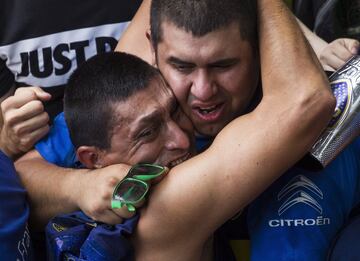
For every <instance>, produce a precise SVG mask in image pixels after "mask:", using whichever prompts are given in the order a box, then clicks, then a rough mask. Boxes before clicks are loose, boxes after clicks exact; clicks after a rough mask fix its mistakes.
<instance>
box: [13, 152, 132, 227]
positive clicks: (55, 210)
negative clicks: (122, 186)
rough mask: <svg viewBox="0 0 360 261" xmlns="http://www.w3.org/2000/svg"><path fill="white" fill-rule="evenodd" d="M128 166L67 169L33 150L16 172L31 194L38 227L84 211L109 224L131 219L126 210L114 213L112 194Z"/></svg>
mask: <svg viewBox="0 0 360 261" xmlns="http://www.w3.org/2000/svg"><path fill="white" fill-rule="evenodd" d="M128 168H129V167H128V166H126V165H113V166H109V167H106V168H102V169H98V170H87V169H68V168H62V167H58V166H55V165H53V164H50V163H48V162H46V160H45V159H43V158H42V157H41V155H40V154H39V153H38V152H37V151H36V150H33V151H30V152H28V153H27V154H25V155H24V156H23V157H22V158H20V159H19V160H18V161H17V162H16V170H17V171H18V173H19V176H20V179H21V181H22V183H23V184H24V187H25V188H26V189H27V191H28V195H29V200H30V205H31V220H32V223H33V225H35V226H36V227H38V228H40V229H41V228H43V226H44V225H45V224H46V223H47V222H48V221H49V219H50V218H51V217H53V216H56V215H58V214H60V213H69V212H72V211H75V210H78V209H81V210H83V211H84V212H85V213H86V214H87V215H88V216H90V217H92V218H93V219H94V220H99V221H103V222H105V223H109V224H117V223H121V222H122V218H126V217H129V216H131V215H133V213H129V212H128V211H127V210H126V209H125V208H122V209H118V210H112V209H111V206H110V201H111V196H112V191H113V189H114V187H115V185H116V184H117V182H118V181H119V180H121V179H122V178H123V177H124V176H125V175H126V173H127V170H128Z"/></svg>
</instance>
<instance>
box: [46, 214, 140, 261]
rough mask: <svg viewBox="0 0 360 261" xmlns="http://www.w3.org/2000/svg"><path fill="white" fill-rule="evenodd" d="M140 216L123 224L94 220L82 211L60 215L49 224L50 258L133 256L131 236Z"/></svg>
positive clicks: (96, 259) (101, 259)
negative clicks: (110, 223)
mask: <svg viewBox="0 0 360 261" xmlns="http://www.w3.org/2000/svg"><path fill="white" fill-rule="evenodd" d="M138 220H139V216H138V215H136V216H134V217H133V218H130V219H127V220H125V221H124V223H122V224H118V225H114V226H110V225H106V224H103V223H99V222H95V221H93V220H92V219H90V218H89V217H87V216H86V215H85V214H84V213H83V212H81V211H78V212H74V213H71V214H66V215H61V216H57V217H55V218H54V219H52V220H51V221H50V222H49V223H48V225H47V227H46V241H47V250H48V259H49V260H68V259H71V260H79V261H80V260H93V261H106V260H108V261H113V260H117V261H119V260H132V259H133V248H132V246H131V244H130V241H129V240H128V238H127V237H128V236H129V235H131V234H132V233H133V230H134V228H135V227H136V224H137V222H138Z"/></svg>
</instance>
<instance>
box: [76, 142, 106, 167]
mask: <svg viewBox="0 0 360 261" xmlns="http://www.w3.org/2000/svg"><path fill="white" fill-rule="evenodd" d="M76 156H77V158H78V159H79V161H80V162H81V163H82V164H83V165H85V167H86V168H88V169H99V168H102V164H101V153H100V150H99V149H98V148H96V147H93V146H81V147H79V148H78V149H77V150H76Z"/></svg>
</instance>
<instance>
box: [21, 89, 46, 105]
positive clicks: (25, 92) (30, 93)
mask: <svg viewBox="0 0 360 261" xmlns="http://www.w3.org/2000/svg"><path fill="white" fill-rule="evenodd" d="M15 96H21V97H23V98H24V99H26V98H30V99H31V100H35V99H38V100H41V101H48V100H50V99H51V95H50V94H49V93H47V92H46V91H44V90H43V89H41V88H40V87H35V86H34V87H21V88H17V89H16V91H15ZM25 103H26V101H25Z"/></svg>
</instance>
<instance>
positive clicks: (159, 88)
mask: <svg viewBox="0 0 360 261" xmlns="http://www.w3.org/2000/svg"><path fill="white" fill-rule="evenodd" d="M174 102H176V98H175V96H174V94H173V92H172V90H171V89H170V88H169V86H168V84H167V83H166V81H165V80H164V79H163V77H162V76H161V75H160V74H159V75H157V76H155V77H154V78H153V79H151V80H150V81H149V83H148V86H147V87H146V88H144V89H142V90H138V91H136V92H134V93H133V94H132V95H131V96H130V97H128V98H127V99H125V100H123V101H119V102H114V103H113V104H112V108H113V118H114V120H115V122H117V123H118V124H119V123H120V122H121V123H122V124H124V123H127V124H132V123H133V122H136V121H138V120H139V119H141V118H143V117H145V116H147V115H150V114H154V113H155V112H157V113H160V111H161V112H167V110H169V109H170V107H171V104H173V103H174Z"/></svg>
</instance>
